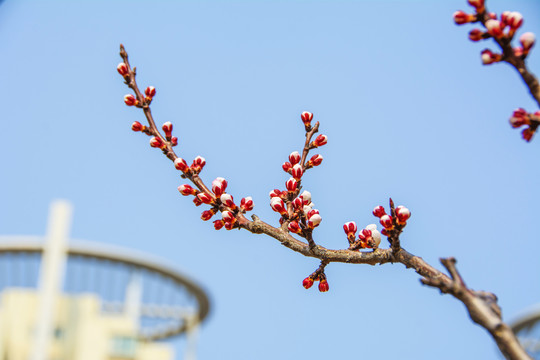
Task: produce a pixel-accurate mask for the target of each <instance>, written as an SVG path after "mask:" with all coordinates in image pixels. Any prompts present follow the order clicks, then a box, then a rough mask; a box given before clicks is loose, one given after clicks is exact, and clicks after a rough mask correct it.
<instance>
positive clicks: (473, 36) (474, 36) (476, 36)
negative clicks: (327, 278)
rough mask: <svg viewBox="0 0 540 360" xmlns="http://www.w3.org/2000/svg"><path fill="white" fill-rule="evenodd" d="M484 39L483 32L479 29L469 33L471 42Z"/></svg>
mask: <svg viewBox="0 0 540 360" xmlns="http://www.w3.org/2000/svg"><path fill="white" fill-rule="evenodd" d="M482 39H484V32H483V31H482V30H480V29H472V30H471V31H470V32H469V40H471V41H480V40H482Z"/></svg>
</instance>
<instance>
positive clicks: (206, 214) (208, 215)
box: [201, 209, 216, 221]
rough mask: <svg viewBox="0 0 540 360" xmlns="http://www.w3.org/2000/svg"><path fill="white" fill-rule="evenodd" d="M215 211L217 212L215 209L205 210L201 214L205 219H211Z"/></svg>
mask: <svg viewBox="0 0 540 360" xmlns="http://www.w3.org/2000/svg"><path fill="white" fill-rule="evenodd" d="M215 213H216V211H215V210H214V209H210V210H205V211H203V212H202V214H201V219H202V220H203V221H208V220H210V219H211V218H212V216H214V214H215Z"/></svg>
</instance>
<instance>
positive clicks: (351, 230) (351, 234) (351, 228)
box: [343, 221, 358, 240]
mask: <svg viewBox="0 0 540 360" xmlns="http://www.w3.org/2000/svg"><path fill="white" fill-rule="evenodd" d="M343 231H345V234H347V238H352V240H354V238H355V237H356V231H358V227H357V226H356V223H355V222H354V221H349V222H347V223H345V224H344V225H343Z"/></svg>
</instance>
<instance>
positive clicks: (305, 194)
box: [300, 190, 311, 205]
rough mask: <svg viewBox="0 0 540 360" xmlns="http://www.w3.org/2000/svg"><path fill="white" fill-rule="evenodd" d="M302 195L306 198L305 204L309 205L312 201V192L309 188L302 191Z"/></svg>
mask: <svg viewBox="0 0 540 360" xmlns="http://www.w3.org/2000/svg"><path fill="white" fill-rule="evenodd" d="M300 197H301V198H302V199H303V200H304V205H307V204H309V203H310V202H311V193H310V192H309V191H307V190H304V191H302V193H301V194H300Z"/></svg>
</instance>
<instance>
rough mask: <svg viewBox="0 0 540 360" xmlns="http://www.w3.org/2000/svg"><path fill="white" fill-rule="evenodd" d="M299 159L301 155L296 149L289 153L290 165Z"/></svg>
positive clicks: (296, 162)
mask: <svg viewBox="0 0 540 360" xmlns="http://www.w3.org/2000/svg"><path fill="white" fill-rule="evenodd" d="M300 160H301V157H300V154H299V153H298V151H293V152H292V153H291V154H290V155H289V161H290V162H291V165H296V164H298V163H299V162H300Z"/></svg>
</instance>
